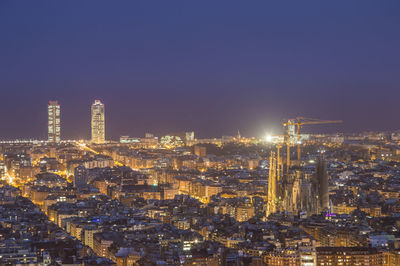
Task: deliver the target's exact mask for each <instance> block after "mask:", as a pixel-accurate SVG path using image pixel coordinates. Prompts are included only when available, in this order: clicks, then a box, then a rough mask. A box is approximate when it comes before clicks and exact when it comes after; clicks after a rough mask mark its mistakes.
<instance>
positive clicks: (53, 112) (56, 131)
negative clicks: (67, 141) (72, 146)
mask: <svg viewBox="0 0 400 266" xmlns="http://www.w3.org/2000/svg"><path fill="white" fill-rule="evenodd" d="M47 114H48V125H47V132H48V141H49V142H60V135H61V132H60V105H59V104H58V102H57V101H50V102H49V105H48V106H47Z"/></svg>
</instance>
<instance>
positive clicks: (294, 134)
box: [282, 117, 343, 171]
mask: <svg viewBox="0 0 400 266" xmlns="http://www.w3.org/2000/svg"><path fill="white" fill-rule="evenodd" d="M342 122H343V121H342V120H320V119H315V118H305V117H296V118H293V119H288V120H287V121H285V122H283V123H282V124H283V126H284V127H287V135H286V148H287V154H286V156H287V159H286V160H287V161H286V162H287V170H288V171H289V166H290V146H291V145H293V144H297V159H298V160H300V159H301V147H300V145H301V143H300V139H299V137H300V129H301V127H302V126H303V125H319V124H335V123H342Z"/></svg>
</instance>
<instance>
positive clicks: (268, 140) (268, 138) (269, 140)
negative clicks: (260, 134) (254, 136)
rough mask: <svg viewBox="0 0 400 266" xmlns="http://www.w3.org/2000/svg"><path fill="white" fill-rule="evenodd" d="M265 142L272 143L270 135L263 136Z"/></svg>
mask: <svg viewBox="0 0 400 266" xmlns="http://www.w3.org/2000/svg"><path fill="white" fill-rule="evenodd" d="M265 140H266V141H267V142H272V135H269V134H268V135H267V136H265Z"/></svg>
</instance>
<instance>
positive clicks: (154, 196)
mask: <svg viewBox="0 0 400 266" xmlns="http://www.w3.org/2000/svg"><path fill="white" fill-rule="evenodd" d="M396 136H397V135H396V134H394V135H387V134H377V133H369V134H364V135H355V136H337V135H335V136H326V135H318V136H313V137H311V138H310V140H309V141H308V142H307V143H306V144H305V147H304V155H303V157H304V159H303V163H301V164H300V165H299V166H298V167H300V168H301V169H302V171H308V172H310V173H312V172H313V171H314V168H315V158H316V156H317V154H318V153H319V152H324V156H325V158H326V159H327V162H328V173H329V194H330V201H331V210H330V211H329V212H323V213H320V214H313V215H311V214H307V213H304V212H299V213H289V212H285V211H281V212H278V213H275V214H272V215H270V216H269V217H266V215H265V213H266V200H267V195H266V194H267V191H268V189H267V187H268V184H267V180H268V160H267V158H268V154H269V151H270V150H272V149H275V146H274V145H273V144H267V143H264V142H261V141H257V140H254V139H246V140H243V139H235V138H233V139H231V140H232V141H231V142H228V143H224V144H223V145H221V144H220V143H217V144H218V145H215V143H214V144H207V143H205V142H202V143H201V144H195V143H194V145H192V146H189V145H187V146H180V147H175V148H171V147H170V146H168V147H167V148H165V147H162V146H157V147H145V148H144V147H137V144H136V143H134V144H131V143H123V144H121V143H109V144H105V145H92V146H91V148H92V149H94V150H95V151H96V153H93V152H91V151H90V150H88V149H85V148H84V147H82V146H81V145H77V144H74V143H61V144H43V143H39V144H31V143H18V144H13V143H7V144H2V145H1V147H0V149H1V154H2V158H1V159H2V160H1V161H0V173H1V176H2V181H1V184H0V263H1V264H10V265H11V264H18V263H20V264H28V263H33V264H36V265H62V264H68V265H114V264H115V265H193V264H196V263H197V264H201V265H239V264H242V265H264V264H267V265H289V264H290V263H292V264H291V265H300V263H301V262H304V263H316V262H318V261H319V260H320V259H322V256H325V255H326V254H327V252H331V253H332V252H341V251H342V249H343V248H344V252H346V251H347V252H350V251H351V252H355V253H357V252H358V253H357V254H364V255H365V256H367V257H368V256H370V257H368V259H371V261H372V260H373V262H374V263H375V262H376V263H378V264H376V265H385V263H386V265H391V264H390V263H396V262H400V252H399V250H400V233H399V230H400V201H399V196H400V195H399V193H400V150H399V148H398V147H399V145H398V144H399V142H398V139H397V138H396ZM153 144H154V143H153V142H152V145H153ZM192 144H193V143H192ZM198 145H201V147H203V148H204V149H198V148H196V146H198ZM327 248H330V249H327ZM335 248H336V249H337V250H335ZM346 248H347V250H346ZM331 253H330V254H331ZM279 263H282V264H279ZM285 263H286V264H285ZM293 263H294V264H293ZM379 263H381V264H379ZM308 265H314V264H308ZM315 265H317V264H315ZM371 265H375V264H373V263H371ZM393 265H395V264H393Z"/></svg>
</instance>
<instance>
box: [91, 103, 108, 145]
mask: <svg viewBox="0 0 400 266" xmlns="http://www.w3.org/2000/svg"><path fill="white" fill-rule="evenodd" d="M91 129H92V142H93V143H96V144H101V143H104V142H105V120H104V104H103V103H102V102H101V101H100V100H95V101H94V103H93V104H92V120H91Z"/></svg>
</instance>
